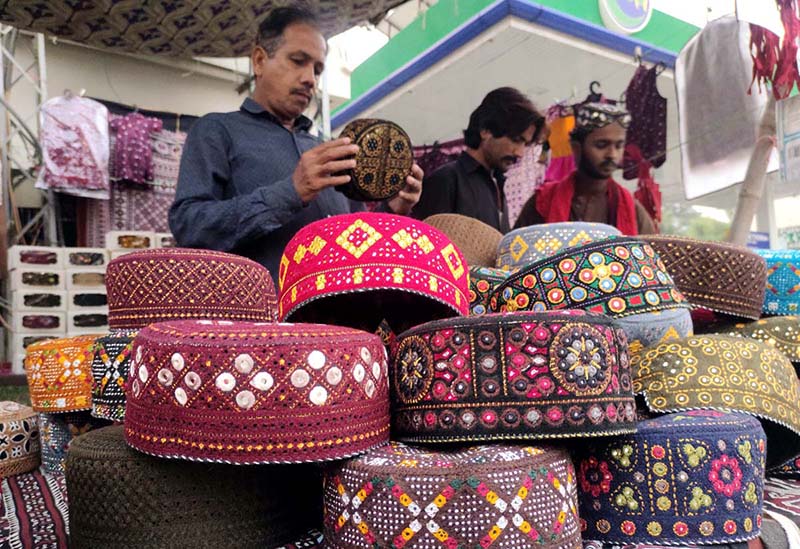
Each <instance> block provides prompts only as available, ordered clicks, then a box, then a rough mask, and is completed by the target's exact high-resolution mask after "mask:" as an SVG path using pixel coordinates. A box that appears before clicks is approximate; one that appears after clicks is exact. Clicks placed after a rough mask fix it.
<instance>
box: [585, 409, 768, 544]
mask: <svg viewBox="0 0 800 549" xmlns="http://www.w3.org/2000/svg"><path fill="white" fill-rule="evenodd" d="M765 440H766V436H765V435H764V431H763V429H762V428H761V424H760V423H759V422H758V420H756V419H755V418H753V417H751V416H748V415H746V414H736V413H723V412H717V411H711V410H695V411H690V412H682V413H674V414H668V415H664V416H661V417H658V418H655V419H646V420H643V421H640V422H639V423H638V424H637V432H636V434H634V435H626V436H624V437H619V438H617V439H616V440H614V439H609V440H606V441H602V440H599V439H597V440H592V441H590V443H589V444H585V445H580V446H578V447H576V456H575V457H576V461H575V463H576V467H577V469H578V481H579V482H578V490H579V501H580V505H581V508H580V513H581V517H582V518H583V519H584V520H585V524H586V528H585V530H584V538H587V539H593V540H598V541H602V542H606V543H609V544H612V543H634V544H653V545H659V546H661V545H694V544H725V543H729V542H733V541H738V540H739V538H736V537H735V536H736V534H737V533H738V534H741V533H742V532H747V533H748V534H753V533H755V534H756V535H757V533H758V531H757V530H758V525H759V524H760V523H759V518H760V513H761V505H762V503H763V501H762V499H761V490H762V489H763V486H764V463H765V452H764V451H765V447H764V444H763V443H764V442H765ZM745 443H748V444H745ZM740 448H741V449H742V450H744V449H745V448H747V449H748V452H747V455H749V456H750V460H749V461H747V460H745V459H744V458H743V457H741V455H740V454H739V449H740ZM626 449H630V450H629V451H626Z"/></svg>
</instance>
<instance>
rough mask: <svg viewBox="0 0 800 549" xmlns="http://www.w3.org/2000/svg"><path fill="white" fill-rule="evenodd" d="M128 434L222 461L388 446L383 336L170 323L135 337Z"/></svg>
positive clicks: (164, 449) (148, 447)
mask: <svg viewBox="0 0 800 549" xmlns="http://www.w3.org/2000/svg"><path fill="white" fill-rule="evenodd" d="M132 353H133V361H132V362H131V367H130V376H129V378H128V383H127V385H126V394H127V408H126V410H125V436H126V439H127V441H128V443H129V444H130V445H131V446H133V447H134V448H136V449H138V450H141V451H142V452H145V453H148V454H152V455H156V456H161V457H172V458H184V459H191V460H199V461H215V462H225V463H237V464H247V463H296V462H304V461H324V460H330V459H340V458H344V457H347V456H350V455H354V454H358V453H361V452H364V451H366V450H368V449H370V448H372V447H374V446H377V445H379V444H383V443H385V442H386V441H388V439H389V386H388V381H387V379H388V375H387V357H386V350H385V348H384V347H383V344H382V343H381V340H380V338H379V337H378V336H376V335H373V334H368V333H366V332H361V331H358V330H354V329H351V328H340V327H333V326H325V325H319V324H272V323H250V322H231V321H211V320H197V321H174V322H162V323H158V324H153V325H150V326H148V327H146V328H144V329H142V330H141V331H139V334H138V335H137V336H136V339H135V340H134V344H133V349H132Z"/></svg>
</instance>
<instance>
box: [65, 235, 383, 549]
mask: <svg viewBox="0 0 800 549" xmlns="http://www.w3.org/2000/svg"><path fill="white" fill-rule="evenodd" d="M224 256H225V254H217V253H216V252H208V253H206V252H199V251H192V250H157V251H147V252H141V253H132V254H128V255H125V256H123V257H120V258H118V259H117V260H115V261H114V262H112V265H111V266H110V267H109V272H110V276H109V279H110V285H109V301H110V304H111V307H112V314H111V317H112V318H113V319H115V321H116V322H117V326H119V328H120V329H123V330H128V329H132V328H136V327H137V325H138V326H143V325H144V324H148V325H147V326H144V327H141V328H140V329H139V330H138V332H137V333H136V335H135V337H134V338H133V342H132V344H131V345H130V346H128V347H127V351H124V359H118V360H116V362H115V363H114V364H113V366H114V368H117V369H119V368H120V367H123V370H124V372H128V371H129V372H130V375H128V376H127V378H128V379H127V381H126V382H125V383H124V387H123V388H124V397H125V398H126V402H125V415H124V422H125V424H124V429H123V430H120V431H113V432H109V433H106V434H102V435H101V434H99V433H98V434H97V435H96V436H94V437H91V436H90V437H85V438H84V439H79V440H83V441H85V447H79V450H77V451H71V452H70V462H69V465H68V468H67V471H66V473H67V483H68V487H69V490H70V494H71V497H70V513H71V514H74V516H75V517H78V518H77V519H76V520H75V521H74V522H73V523H72V524H71V528H72V534H73V537H74V538H75V539H78V540H80V542H78V543H79V545H80V546H87V547H112V546H113V547H119V546H120V543H121V544H122V546H130V547H134V546H141V544H142V543H143V542H142V540H144V539H147V540H148V541H147V543H146V544H147V545H148V546H159V547H175V546H198V545H196V544H195V543H193V542H191V541H187V540H194V541H196V542H197V543H198V544H199V546H218V545H219V544H223V541H222V540H223V539H225V540H230V539H232V538H233V537H236V539H237V546H240V545H241V546H244V547H251V546H252V547H263V546H274V545H276V544H278V543H285V542H287V541H290V540H291V539H292V538H293V537H296V536H297V535H298V528H296V527H295V526H298V527H299V526H301V525H302V528H301V529H300V531H304V530H306V529H307V528H308V526H309V525H318V524H319V523H320V521H319V517H317V516H316V515H317V513H315V512H314V509H316V508H318V505H317V503H316V502H317V498H318V497H319V494H318V492H317V491H316V490H315V489H314V487H313V486H305V484H303V483H301V484H303V485H302V486H299V487H297V491H296V492H295V491H294V487H292V488H290V487H289V486H288V485H289V484H295V483H296V482H297V476H298V475H301V476H303V477H304V478H308V480H309V482H310V481H311V480H313V479H314V478H315V477H314V476H313V475H309V474H308V472H305V471H304V470H303V469H302V467H301V468H297V466H294V467H293V468H291V469H286V468H282V469H281V470H280V471H279V470H278V469H275V468H274V467H273V468H238V467H234V465H240V464H271V465H275V464H283V463H293V464H298V463H304V462H318V461H326V460H333V459H341V458H344V457H347V456H351V455H354V454H358V453H361V452H364V451H367V450H369V449H370V448H373V447H375V446H379V445H382V444H384V443H386V442H387V441H388V433H389V397H388V372H387V369H388V364H387V354H386V351H385V348H384V347H383V345H382V342H381V340H380V338H379V337H378V336H376V335H373V334H369V333H365V332H360V331H357V330H354V329H351V328H344V327H335V326H324V325H314V324H275V323H274V322H272V320H273V318H274V316H275V315H274V313H275V307H274V303H275V300H274V292H273V291H272V286H271V282H269V281H270V280H271V279H270V275H269V273H268V272H267V271H266V270H264V269H263V268H262V267H260V266H257V265H255V264H253V263H252V262H249V261H247V260H243V259H241V258H235V257H228V258H226V257H224ZM176 288H177V289H178V291H176ZM190 290H193V292H194V293H192V291H190ZM209 294H212V295H209ZM201 298H202V299H203V300H204V301H203V302H202V303H201V302H200V300H201ZM133 304H136V306H133ZM170 316H171V317H172V318H177V319H181V318H185V317H200V318H199V319H193V320H166V318H168V317H170ZM215 317H216V318H217V319H214V320H212V318H215ZM241 319H244V320H241ZM157 320H162V321H161V322H154V323H151V322H153V321H157ZM250 320H262V322H252V321H250ZM110 337H113V334H112V336H110ZM107 355H108V356H107V357H106V358H105V359H104V360H103V363H104V364H105V363H107V362H108V361H109V359H110V358H111V356H110V355H109V354H108V353H107ZM108 371H110V370H108V369H107V370H106V373H105V374H103V376H98V381H99V383H100V385H101V388H102V389H104V390H105V389H106V388H107V387H108V385H109V384H110V383H108V382H106V383H105V384H103V383H102V381H103V380H104V379H105V380H108V379H111V378H112V376H113V374H112V375H107V373H108ZM115 371H117V372H118V373H119V371H118V370H115ZM124 375H125V374H124V373H122V374H120V376H124ZM117 385H119V384H117ZM118 396H122V395H118ZM111 404H114V402H111ZM121 404H122V403H121V402H120V401H119V400H117V402H116V406H117V407H119V406H121ZM123 440H124V443H123ZM124 444H127V445H128V446H130V447H132V448H133V449H135V450H139V451H140V452H141V454H139V453H135V452H130V451H128V450H127V449H126V448H125V447H124ZM142 454H150V455H151V456H154V457H156V458H169V459H178V460H191V461H202V462H214V463H219V464H224V466H220V467H219V468H216V467H202V468H201V467H199V466H198V467H194V468H192V467H190V468H189V469H186V471H187V472H189V471H191V474H188V473H187V474H186V475H184V474H179V473H178V471H183V470H184V469H185V468H186V465H181V467H177V466H173V465H172V464H167V463H166V462H164V461H160V460H157V459H150V458H147V457H146V456H144V455H142ZM100 463H102V464H103V465H102V467H101V466H100V465H99V464H100ZM98 468H100V469H101V470H102V471H103V474H100V475H98V474H97V471H98V470H100V469H98ZM245 469H246V470H245ZM212 477H213V478H212ZM272 477H275V478H280V479H283V481H284V483H287V484H286V487H281V486H282V484H281V483H280V482H273V479H272ZM189 479H191V480H192V484H193V485H195V488H193V489H191V490H189V488H187V484H186V483H187V482H189ZM311 484H313V485H314V486H316V488H317V489H319V488H320V487H321V480H320V479H316V481H315V482H312V483H311ZM251 485H252V486H256V487H262V488H263V490H261V489H260V488H259V490H256V491H255V492H253V491H252V490H251V489H250V487H249V486H251ZM198 486H199V488H198ZM134 487H135V489H134ZM187 490H189V492H190V496H191V497H192V498H197V500H198V501H200V502H207V503H208V505H205V503H204V504H203V505H200V506H199V509H200V511H199V512H195V511H197V509H193V512H192V513H190V514H188V515H187V514H186V513H182V512H172V510H173V509H174V508H182V507H183V506H184V505H183V501H184V499H183V498H184V497H185V494H186V491H187ZM242 490H245V491H247V492H248V494H249V495H248V496H247V497H246V498H244V499H241V500H240V501H236V502H234V501H231V499H232V498H234V497H235V494H237V493H239V492H241V491H242ZM290 492H291V493H290ZM141 493H146V494H151V495H152V496H153V498H155V500H156V501H157V503H155V504H152V505H151V504H148V503H144V504H143V503H142V502H141V501H140V500H146V499H148V498H147V497H144V498H143V497H141V495H140V494H141ZM220 494H222V496H220ZM287 498H288V500H287ZM112 499H113V501H114V502H115V503H116V505H114V506H112V505H110V504H108V503H107V502H108V501H111V500H112ZM294 500H296V503H291V504H290V503H287V501H288V502H292V501H294ZM193 501H194V499H193ZM211 502H213V503H214V505H213V506H212V505H211ZM221 502H222V505H220V503H221ZM221 507H225V511H224V512H222V511H220V510H219V509H220V508H221ZM121 508H126V509H130V510H137V512H138V515H137V518H136V520H131V516H130V514H131V513H130V512H125V513H116V512H115V511H114V510H115V509H121ZM164 509H167V510H170V512H169V513H167V514H166V515H165V512H164ZM212 511H213V512H215V513H217V514H218V513H220V512H222V513H223V515H222V517H221V519H220V520H223V521H224V522H225V524H226V527H227V526H230V528H234V529H235V528H238V527H242V526H246V525H247V524H249V523H251V522H252V523H255V521H256V520H257V521H258V522H259V526H258V527H257V528H253V529H252V531H250V532H248V534H247V536H245V537H244V538H243V537H242V536H241V535H237V536H234V534H233V533H232V531H229V530H226V529H225V528H215V532H214V534H213V535H211V534H209V533H208V530H209V528H210V526H209V525H210V524H215V523H214V522H213V521H212V520H211V519H210V518H209V513H211V512H212ZM187 513H188V511H187ZM286 513H291V514H292V518H293V520H291V521H289V520H286V517H285V516H284V515H285V514H286ZM156 523H158V524H160V525H162V526H163V529H162V531H160V532H153V531H152V530H153V529H152V526H151V525H152V524H156ZM148 534H149V535H148ZM204 536H206V537H209V536H210V537H209V539H214V540H216V542H214V543H211V545H208V543H207V542H204V543H202V544H201V543H200V542H199V541H197V540H200V539H202V538H203V537H204ZM120 540H121V541H120Z"/></svg>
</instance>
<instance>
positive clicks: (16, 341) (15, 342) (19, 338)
mask: <svg viewBox="0 0 800 549" xmlns="http://www.w3.org/2000/svg"><path fill="white" fill-rule="evenodd" d="M59 337H64V336H63V335H46V334H35V333H30V332H13V333H12V334H11V352H9V353H8V356H11V357H14V356H17V355H22V356H25V352H26V350H27V348H28V345H33V344H34V343H37V342H39V341H46V340H48V339H57V338H59Z"/></svg>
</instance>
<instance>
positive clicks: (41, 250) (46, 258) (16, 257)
mask: <svg viewBox="0 0 800 549" xmlns="http://www.w3.org/2000/svg"><path fill="white" fill-rule="evenodd" d="M63 250H64V249H63V248H55V247H52V246H11V247H10V248H9V249H8V269H9V270H12V269H23V268H27V267H34V268H43V269H55V270H58V269H63V268H64V252H63Z"/></svg>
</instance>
